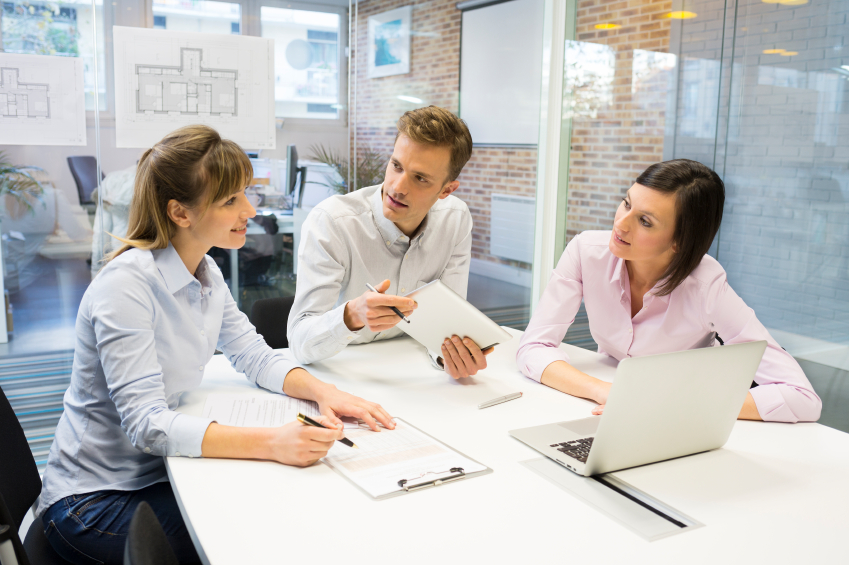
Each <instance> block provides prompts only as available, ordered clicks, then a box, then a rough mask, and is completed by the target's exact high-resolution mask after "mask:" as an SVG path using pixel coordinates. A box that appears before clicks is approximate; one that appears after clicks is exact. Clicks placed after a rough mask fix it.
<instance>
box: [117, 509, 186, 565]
mask: <svg viewBox="0 0 849 565" xmlns="http://www.w3.org/2000/svg"><path fill="white" fill-rule="evenodd" d="M124 565H179V561H177V556H176V555H175V554H174V550H173V549H171V546H170V545H169V544H168V538H166V537H165V532H164V531H163V530H162V526H161V525H160V524H159V520H157V519H156V514H154V513H153V509H152V508H151V507H150V504H148V503H147V502H141V503H140V504H139V505H138V507H136V511H135V512H134V513H133V519H132V520H130V531H129V533H128V535H127V545H125V546H124Z"/></svg>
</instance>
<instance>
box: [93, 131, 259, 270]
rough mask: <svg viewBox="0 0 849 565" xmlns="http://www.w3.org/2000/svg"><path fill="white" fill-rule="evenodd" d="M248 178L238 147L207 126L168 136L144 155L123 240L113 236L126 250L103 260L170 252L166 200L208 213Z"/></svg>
mask: <svg viewBox="0 0 849 565" xmlns="http://www.w3.org/2000/svg"><path fill="white" fill-rule="evenodd" d="M252 178H253V167H252V166H251V162H250V159H248V156H247V155H246V154H245V152H244V151H242V148H241V147H239V146H238V145H237V144H236V143H235V142H233V141H230V140H227V139H222V138H221V136H220V135H218V132H217V131H215V130H214V129H212V128H211V127H209V126H204V125H194V126H185V127H182V128H180V129H177V130H174V131H172V132H171V133H169V134H168V135H166V136H165V137H164V138H162V141H160V142H159V143H157V144H156V145H154V146H153V147H151V148H150V149H148V150H147V151H145V152H144V155H142V158H141V160H140V161H139V165H138V168H137V169H136V181H135V186H134V187H133V202H132V204H131V205H130V219H129V226H128V228H127V237H125V238H120V237H116V239H118V240H119V241H121V243H123V244H124V245H123V247H121V248H120V249H118V250H117V251H115V252H113V253H111V254H110V255H107V256H106V258H105V260H106V261H111V260H112V259H114V258H115V257H117V256H118V255H120V254H121V253H123V252H124V251H126V250H128V249H130V248H132V247H136V248H138V249H164V248H165V247H168V242H169V241H170V240H171V238H172V237H174V234H175V233H176V231H177V226H176V225H175V224H174V222H173V221H171V218H169V217H168V202H169V201H171V200H176V201H177V202H179V203H180V204H183V205H184V206H186V207H187V208H195V207H198V206H200V207H202V210H203V211H206V209H207V208H209V206H210V205H211V204H212V203H213V202H215V201H217V200H220V199H221V198H224V197H227V196H230V195H231V194H234V193H236V192H238V191H239V190H241V189H243V188H245V186H247V184H248V182H250V180H251V179H252ZM113 237H115V236H113Z"/></svg>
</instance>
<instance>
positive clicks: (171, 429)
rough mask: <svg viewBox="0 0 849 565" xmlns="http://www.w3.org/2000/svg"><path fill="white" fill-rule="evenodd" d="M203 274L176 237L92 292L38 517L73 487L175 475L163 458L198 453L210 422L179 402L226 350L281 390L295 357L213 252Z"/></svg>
mask: <svg viewBox="0 0 849 565" xmlns="http://www.w3.org/2000/svg"><path fill="white" fill-rule="evenodd" d="M196 277H197V278H195V277H194V276H192V275H191V273H189V271H188V269H186V266H185V265H184V264H183V261H182V260H181V259H180V256H179V255H178V254H177V251H176V250H175V249H174V248H173V247H172V246H171V245H170V244H169V245H168V247H167V248H166V249H159V250H156V251H142V250H139V249H131V250H129V251H126V252H124V253H123V254H121V255H120V256H118V257H117V258H116V259H114V260H113V261H111V262H110V263H109V264H108V265H106V266H105V267H104V268H103V270H102V271H101V272H100V274H98V275H97V277H96V278H95V279H94V280H93V281H92V283H91V285H90V286H89V287H88V290H86V293H85V295H84V296H83V299H82V302H81V303H80V309H79V312H78V314H77V324H76V333H77V341H76V347H75V350H74V366H73V370H72V373H71V386H70V388H68V391H67V392H66V393H65V411H64V413H63V414H62V418H61V420H60V421H59V426H58V428H57V429H56V437H55V440H54V441H53V446H52V447H51V448H50V457H49V459H48V462H47V470H46V472H45V474H44V488H43V490H42V492H41V499H40V503H39V507H38V514H39V515H41V514H42V513H44V511H45V510H47V508H49V507H50V505H51V504H53V503H54V502H56V501H57V500H59V499H60V498H64V497H66V496H70V495H72V494H82V493H87V492H93V491H98V490H107V489H109V490H138V489H141V488H144V487H147V486H150V485H152V484H154V483H157V482H160V481H166V480H168V477H167V476H166V472H165V464H164V461H163V459H162V457H163V456H165V455H168V456H178V457H179V456H181V455H182V456H187V457H200V456H201V443H202V442H203V436H204V434H205V433H206V429H207V427H208V426H209V424H210V423H211V422H212V420H210V419H209V418H201V417H197V416H189V415H186V414H180V413H177V412H175V411H174V409H175V408H176V407H177V405H178V403H179V399H180V394H181V393H182V392H183V391H186V390H189V389H192V388H195V387H197V386H198V385H200V383H201V380H202V379H203V369H204V367H205V366H206V364H207V363H208V362H209V360H210V359H211V358H212V355H213V354H214V353H215V349H216V347H217V348H218V349H220V350H221V351H223V352H224V354H225V355H226V356H227V358H228V359H229V360H230V362H231V363H233V366H234V367H235V368H236V370H237V371H239V372H240V373H245V375H246V376H247V377H248V379H249V380H250V381H251V382H253V383H255V384H257V385H259V386H262V387H263V388H267V389H268V390H271V391H274V392H281V393H282V392H283V381H284V379H285V378H286V375H287V374H288V373H289V371H290V370H292V369H293V368H295V367H296V365H295V364H293V363H292V362H291V361H289V359H287V358H286V357H285V356H284V355H283V354H282V353H280V352H275V351H274V350H272V349H270V348H269V347H268V346H267V345H266V344H265V341H264V340H263V339H262V337H260V336H259V335H258V334H257V333H256V331H255V329H254V327H253V326H252V325H251V324H250V322H248V318H247V317H246V316H245V315H244V314H243V313H242V312H240V311H239V309H238V308H237V307H236V304H235V302H234V301H233V297H232V296H231V295H230V290H229V289H228V288H227V285H226V284H225V282H224V278H223V277H222V275H221V271H219V270H218V267H217V266H216V265H215V263H214V262H213V261H212V259H211V258H209V257H205V258H204V260H203V261H201V263H200V266H199V267H198V269H197V272H196Z"/></svg>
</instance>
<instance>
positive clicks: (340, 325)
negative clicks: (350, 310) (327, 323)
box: [330, 302, 365, 345]
mask: <svg viewBox="0 0 849 565" xmlns="http://www.w3.org/2000/svg"><path fill="white" fill-rule="evenodd" d="M345 304H347V302H346V303H345ZM345 304H340V305H339V306H337V307H336V308H334V309H333V310H331V311H330V317H331V319H332V320H333V324H332V326H331V330H330V335H331V336H333V339H335V340H336V341H337V342H339V343H340V344H343V345H348V344H349V343H351V342H352V341H354V340H355V339H357V338H358V337H359V336H360V332H361V331H362V330H363V329H364V328H365V326H363V327H362V328H360V329H359V330H357V331H351V330H349V329H348V326H346V325H345Z"/></svg>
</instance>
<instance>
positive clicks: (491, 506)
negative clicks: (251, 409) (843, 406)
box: [167, 332, 849, 565]
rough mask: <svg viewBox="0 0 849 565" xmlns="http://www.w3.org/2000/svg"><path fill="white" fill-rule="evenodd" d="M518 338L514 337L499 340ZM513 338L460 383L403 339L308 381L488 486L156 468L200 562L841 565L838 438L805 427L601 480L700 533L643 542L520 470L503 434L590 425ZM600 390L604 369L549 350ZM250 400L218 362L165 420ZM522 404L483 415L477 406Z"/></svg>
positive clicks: (181, 463)
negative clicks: (395, 489) (378, 488)
mask: <svg viewBox="0 0 849 565" xmlns="http://www.w3.org/2000/svg"><path fill="white" fill-rule="evenodd" d="M514 333H515V334H517V335H519V332H514ZM518 341H519V340H518V337H517V338H515V339H513V340H511V341H510V342H508V343H507V344H504V345H503V346H501V347H499V348H498V349H497V350H496V352H495V353H493V354H492V355H490V357H489V368H487V369H486V370H485V371H483V372H481V373H479V374H478V375H477V376H475V377H474V378H473V379H469V382H468V383H459V382H455V381H452V380H451V379H450V378H449V377H448V376H447V375H445V374H443V373H439V372H436V371H434V370H433V369H431V368H430V366H429V362H428V359H427V358H426V357H425V353H424V350H423V349H422V348H421V347H420V346H418V345H417V344H416V343H415V342H413V341H412V340H409V339H406V338H405V339H396V340H391V341H384V342H378V343H374V344H369V345H361V346H352V347H349V348H347V349H346V350H345V351H344V352H342V353H340V354H339V355H337V356H336V357H334V358H332V359H330V360H328V361H326V362H323V363H317V364H314V365H311V366H310V367H309V370H310V371H311V372H312V373H313V374H315V375H316V376H318V377H319V378H322V379H323V380H326V381H328V382H331V383H334V384H335V385H336V386H338V387H339V388H340V389H342V390H346V391H349V392H352V393H354V394H357V395H359V396H362V397H364V398H367V399H370V400H373V401H376V402H380V403H381V404H382V405H383V406H384V407H385V408H386V409H387V410H388V411H389V412H390V413H391V414H393V415H397V416H400V417H403V418H405V419H406V420H407V421H409V422H410V423H412V424H414V425H416V426H418V427H419V428H421V429H422V430H424V431H426V432H427V433H429V434H431V435H433V436H434V437H436V438H438V439H440V440H442V441H444V442H445V443H447V444H448V445H450V446H452V447H454V448H455V449H457V450H459V451H461V452H463V453H466V454H467V455H469V456H470V457H472V458H475V459H477V460H478V461H480V462H482V463H484V464H486V465H488V466H489V467H491V468H492V469H494V471H495V472H494V473H492V474H489V475H486V476H483V477H478V478H474V479H469V480H466V481H460V482H458V483H454V484H449V485H444V486H441V487H438V488H433V489H428V490H425V491H422V492H418V493H412V494H409V495H405V496H400V497H396V498H392V499H388V500H384V501H379V502H376V501H372V500H371V499H369V498H368V497H367V496H366V495H364V494H363V493H362V492H360V491H359V490H358V489H356V488H355V487H354V486H353V485H351V484H350V483H348V482H347V481H346V480H345V479H344V478H342V477H341V476H340V475H337V474H336V473H335V472H334V471H333V470H331V469H330V468H329V467H327V466H325V465H323V464H316V465H314V466H312V467H310V468H306V469H300V468H295V467H287V466H284V465H279V464H276V463H270V462H260V461H229V460H215V459H187V458H168V459H167V465H168V471H169V473H170V476H171V480H172V484H173V485H174V488H175V492H176V493H177V495H178V500H179V501H180V504H181V507H182V510H183V516H184V518H185V519H186V523H187V525H188V527H189V529H190V531H191V532H192V535H193V536H194V539H195V542H196V544H197V543H199V544H200V545H201V546H202V552H201V553H202V555H203V557H204V559H205V560H206V562H208V563H213V564H229V563H257V564H258V563H283V562H285V563H291V564H299V563H308V562H318V563H339V564H343V563H344V564H349V563H363V564H368V565H374V564H383V563H405V564H406V563H430V564H435V565H447V564H453V563H461V562H466V563H523V562H524V563H534V562H540V563H555V562H556V563H572V562H577V561H578V560H582V561H583V562H590V563H635V562H637V563H688V564H690V563H770V564H772V563H792V564H794V565H799V564H806V563H835V562H844V563H845V562H847V560H849V550H847V549H846V546H845V543H844V540H845V536H846V534H847V532H849V481H847V478H849V435H848V434H845V433H842V432H839V431H836V430H834V429H831V428H827V427H825V426H820V425H818V424H796V425H787V424H773V423H763V422H743V421H741V422H738V423H737V424H736V426H735V428H734V432H733V433H732V435H731V438H730V440H729V441H728V443H727V444H726V446H725V447H724V448H722V449H719V450H715V451H712V452H708V453H704V454H699V455H695V456H691V457H684V458H681V459H675V460H672V461H666V462H663V463H658V464H655V465H649V466H644V467H638V468H635V469H629V470H625V471H620V472H618V473H616V476H617V477H619V478H621V479H622V480H625V481H627V482H628V483H630V484H631V485H633V486H635V487H637V488H639V489H642V490H644V491H645V492H647V493H649V494H651V495H653V496H654V497H656V498H658V499H660V500H662V501H663V502H665V503H667V504H668V505H670V506H672V507H674V508H676V509H677V510H679V511H681V512H683V513H685V514H688V515H689V516H691V517H692V518H695V519H696V520H698V521H700V522H702V523H703V524H705V527H702V528H699V529H696V530H692V531H689V532H685V533H682V534H679V535H675V536H672V537H669V538H665V539H662V540H658V541H655V542H648V541H645V540H644V539H643V538H641V537H639V536H637V535H635V534H634V533H632V532H631V531H630V530H628V529H626V528H624V527H622V526H620V525H619V524H618V523H616V522H614V521H612V520H610V519H609V518H608V517H606V516H605V515H603V514H601V513H599V512H598V511H596V510H594V509H593V508H591V507H589V506H587V505H586V504H585V503H583V502H582V501H580V500H578V499H576V498H575V497H573V496H571V495H570V494H568V493H566V492H564V491H562V490H560V489H558V488H557V487H556V486H554V485H552V484H551V483H549V482H547V481H546V480H544V479H542V478H541V477H540V476H538V475H536V474H535V473H533V472H531V471H530V470H528V469H527V468H526V467H524V466H522V465H521V464H520V461H524V460H528V459H533V458H537V457H539V454H538V453H537V452H536V451H534V450H532V449H530V448H528V447H526V446H525V445H524V444H522V443H520V442H518V441H517V440H514V439H513V438H511V437H510V436H509V435H508V434H507V430H510V429H514V428H519V427H523V426H531V425H536V424H541V423H547V422H555V421H559V420H567V419H573V418H581V417H586V416H588V415H590V410H591V408H592V406H593V404H592V403H591V402H588V401H585V400H581V399H577V398H573V397H570V396H567V395H565V394H562V393H559V392H557V391H554V390H552V389H549V388H547V387H545V386H542V385H540V384H537V383H535V382H533V381H531V380H529V379H527V378H525V377H523V376H521V374H520V373H519V372H518V370H517V369H516V363H515V352H516V348H517V346H518ZM563 347H564V348H565V349H567V350H569V352H570V355H572V361H573V363H574V364H575V365H576V366H577V367H579V368H581V369H583V370H584V371H586V372H587V373H589V374H592V375H595V376H597V377H599V378H603V379H605V380H611V379H612V377H613V375H614V372H615V367H614V365H615V362H612V360H610V359H607V358H604V357H602V356H600V355H598V354H595V353H592V352H589V351H586V350H582V349H578V348H574V347H570V346H565V345H564V346H563ZM213 390H215V391H233V392H237V393H238V392H248V391H249V390H255V389H254V388H253V387H252V385H250V384H249V383H248V382H247V380H245V379H244V378H243V377H242V376H241V375H239V376H238V377H237V376H236V373H235V371H234V370H233V369H231V368H230V366H229V364H228V363H227V361H226V359H224V358H222V357H221V356H218V357H216V358H215V359H214V360H213V361H212V362H210V363H209V365H208V366H207V370H206V375H205V377H204V383H203V386H201V387H200V388H199V389H197V390H196V391H192V392H190V393H186V394H184V396H183V399H182V403H181V407H180V410H181V411H183V412H186V413H193V414H198V413H200V411H201V409H202V406H203V402H204V399H205V396H206V394H207V393H209V392H210V391H213ZM513 391H522V392H523V393H524V397H523V398H521V399H519V400H514V401H511V402H507V403H504V404H501V405H498V406H494V407H492V408H487V409H485V410H478V409H477V405H478V403H479V402H482V401H484V400H488V399H491V398H494V397H496V396H500V395H503V394H506V393H509V392H513Z"/></svg>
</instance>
